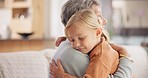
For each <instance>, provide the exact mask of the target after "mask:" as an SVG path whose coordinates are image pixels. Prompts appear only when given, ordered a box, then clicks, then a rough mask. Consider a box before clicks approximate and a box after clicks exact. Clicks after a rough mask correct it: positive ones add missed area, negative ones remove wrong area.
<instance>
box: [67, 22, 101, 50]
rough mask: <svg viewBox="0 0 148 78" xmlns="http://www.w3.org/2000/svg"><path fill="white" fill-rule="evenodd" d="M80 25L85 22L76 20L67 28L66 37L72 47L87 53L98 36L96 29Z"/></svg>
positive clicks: (95, 42) (93, 45)
mask: <svg viewBox="0 0 148 78" xmlns="http://www.w3.org/2000/svg"><path fill="white" fill-rule="evenodd" d="M82 25H87V24H84V23H80V22H76V23H74V24H73V25H72V26H71V27H70V28H68V30H67V38H68V39H69V41H70V42H71V46H72V47H73V48H74V49H76V50H78V51H80V52H82V53H88V52H90V51H91V50H92V49H93V48H94V47H95V46H96V44H97V43H98V42H99V40H98V38H99V37H100V36H99V35H98V34H97V29H91V28H89V27H87V26H82ZM98 36H99V37H98ZM99 39H100V38H99Z"/></svg>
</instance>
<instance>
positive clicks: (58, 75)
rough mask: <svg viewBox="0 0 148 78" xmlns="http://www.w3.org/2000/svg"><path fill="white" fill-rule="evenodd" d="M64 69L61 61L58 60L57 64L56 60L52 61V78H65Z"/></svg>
mask: <svg viewBox="0 0 148 78" xmlns="http://www.w3.org/2000/svg"><path fill="white" fill-rule="evenodd" d="M64 73H65V72H64V69H63V67H62V65H61V63H60V60H57V64H56V63H55V60H52V63H51V64H50V77H51V78H62V76H64Z"/></svg>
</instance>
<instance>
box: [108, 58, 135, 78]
mask: <svg viewBox="0 0 148 78" xmlns="http://www.w3.org/2000/svg"><path fill="white" fill-rule="evenodd" d="M110 78H132V61H131V60H130V59H128V58H126V57H121V58H120V61H119V67H118V69H117V71H116V72H115V74H114V75H110Z"/></svg>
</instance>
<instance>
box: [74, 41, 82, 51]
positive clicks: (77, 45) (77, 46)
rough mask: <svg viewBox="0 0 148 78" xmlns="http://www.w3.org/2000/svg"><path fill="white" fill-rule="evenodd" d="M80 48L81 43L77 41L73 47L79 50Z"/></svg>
mask: <svg viewBox="0 0 148 78" xmlns="http://www.w3.org/2000/svg"><path fill="white" fill-rule="evenodd" d="M79 46H80V43H79V41H75V42H74V43H73V47H74V48H75V49H78V48H79Z"/></svg>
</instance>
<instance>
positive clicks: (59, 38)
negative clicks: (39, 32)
mask: <svg viewBox="0 0 148 78" xmlns="http://www.w3.org/2000/svg"><path fill="white" fill-rule="evenodd" d="M65 40H66V37H58V39H57V40H56V42H55V45H56V46H57V47H58V46H59V45H60V44H61V42H62V41H65Z"/></svg>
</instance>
